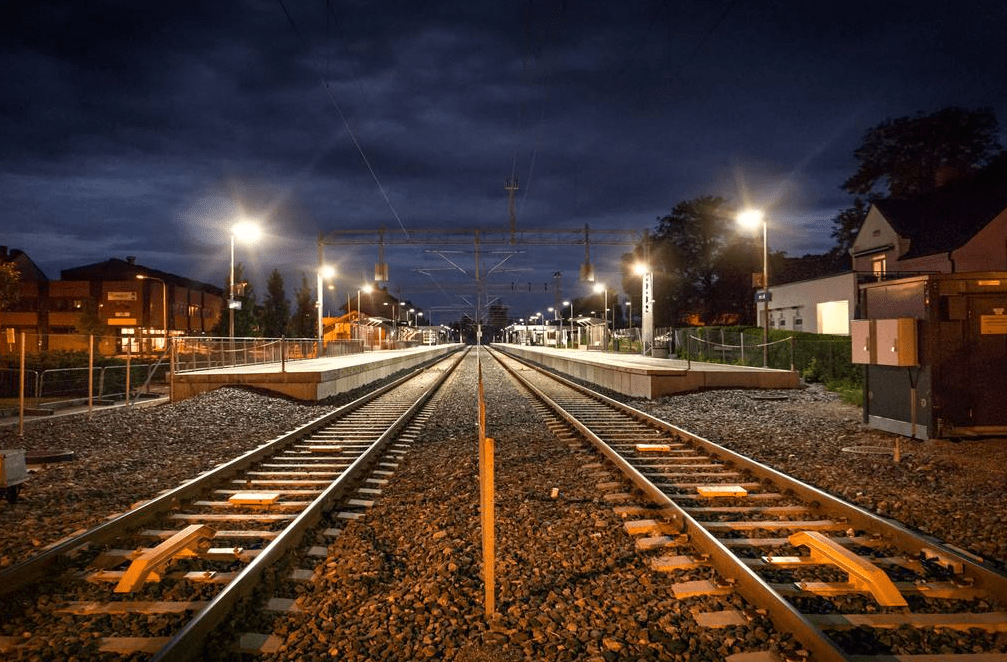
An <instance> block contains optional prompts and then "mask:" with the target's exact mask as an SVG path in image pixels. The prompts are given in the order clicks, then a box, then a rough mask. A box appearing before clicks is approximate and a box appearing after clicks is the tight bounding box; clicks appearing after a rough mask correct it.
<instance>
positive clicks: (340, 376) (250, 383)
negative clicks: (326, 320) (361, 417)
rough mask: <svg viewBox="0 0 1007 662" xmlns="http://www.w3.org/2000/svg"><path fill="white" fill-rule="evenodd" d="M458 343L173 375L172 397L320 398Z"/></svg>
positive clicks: (440, 353) (363, 383) (443, 352)
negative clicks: (235, 390)
mask: <svg viewBox="0 0 1007 662" xmlns="http://www.w3.org/2000/svg"><path fill="white" fill-rule="evenodd" d="M460 347H461V346H460V345H456V344H453V345H425V346H422V347H413V348H409V349H391V350H381V351H375V352H363V353H361V354H347V355H343V356H331V357H324V358H321V359H304V360H300V361H287V362H286V363H285V364H281V363H267V364H261V365H248V366H238V367H232V368H217V369H212V370H196V371H192V372H182V373H178V374H175V375H174V376H173V378H172V400H173V401H177V400H184V399H186V398H191V397H192V396H194V395H197V394H199V393H202V392H204V391H212V390H213V389H217V388H221V387H223V386H247V387H250V388H257V389H263V390H266V391H272V392H274V393H280V394H282V395H287V396H290V397H292V398H297V399H298V400H324V399H325V398H328V397H330V396H333V395H337V394H339V393H345V392H346V391H352V390H353V389H355V388H358V387H360V386H366V385H367V384H370V383H372V382H376V381H378V380H379V379H384V378H385V377H388V376H390V375H393V374H395V373H396V372H399V371H400V370H406V369H409V368H414V367H416V366H418V365H420V364H422V363H425V362H427V361H430V360H432V359H435V358H438V357H441V356H444V355H446V354H449V353H451V352H453V351H455V350H457V349H459V348H460Z"/></svg>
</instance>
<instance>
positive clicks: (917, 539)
mask: <svg viewBox="0 0 1007 662" xmlns="http://www.w3.org/2000/svg"><path fill="white" fill-rule="evenodd" d="M496 351H500V350H496ZM501 353H503V354H505V355H507V356H508V357H509V358H511V359H512V360H515V361H517V362H518V363H520V364H522V365H525V366H527V367H529V368H532V369H533V370H535V371H536V372H537V373H539V374H542V375H544V376H546V377H548V378H550V379H552V380H555V381H556V382H557V383H560V384H563V385H565V386H567V387H570V388H572V389H573V390H574V391H576V392H578V393H580V394H581V395H583V396H586V397H589V398H591V399H593V400H596V401H598V402H600V403H601V404H604V405H606V406H609V407H611V408H613V409H615V410H617V411H619V412H621V413H623V414H625V415H628V416H631V417H633V418H635V419H637V420H640V421H641V422H644V423H646V424H648V425H651V426H654V427H656V428H658V429H661V430H663V431H665V432H668V433H670V434H672V435H674V436H676V437H678V438H679V439H680V440H683V441H688V442H690V443H693V444H696V445H697V446H699V447H701V448H702V449H703V450H705V451H707V452H709V453H710V454H711V455H713V456H715V457H717V458H719V459H721V460H723V461H724V462H725V463H726V464H730V465H733V466H735V467H740V468H743V469H745V470H748V471H750V472H752V473H753V474H754V475H755V476H756V477H758V478H760V479H764V480H767V481H769V482H772V483H774V484H776V485H777V487H778V488H782V490H790V491H792V492H793V493H794V494H795V495H797V496H798V497H800V498H802V499H804V500H805V501H806V502H808V503H810V504H811V505H812V506H813V507H815V508H816V509H818V510H820V511H822V512H827V513H833V514H835V515H838V516H839V517H843V518H845V519H846V520H847V521H848V522H850V523H852V524H855V525H856V526H857V527H858V528H861V529H863V530H866V531H871V532H878V531H880V532H881V534H882V535H883V536H888V537H889V538H890V539H891V540H892V541H893V542H895V543H896V544H897V545H898V546H900V547H901V548H903V549H904V550H905V551H908V552H913V553H919V552H920V551H922V549H923V548H930V549H937V550H939V551H940V552H941V553H942V554H947V555H948V556H949V557H952V558H954V559H956V560H958V561H959V562H960V563H961V564H962V567H963V571H967V572H963V574H965V576H966V577H969V578H970V579H971V580H972V581H973V582H974V584H973V585H974V586H975V587H976V588H982V589H983V590H985V591H986V592H987V593H988V594H989V595H990V596H991V597H995V596H1007V576H1004V575H1002V574H1001V573H999V572H997V571H995V570H993V569H991V568H986V567H984V566H982V565H980V564H978V563H976V562H975V561H974V560H973V559H972V558H970V557H968V556H964V555H962V554H961V553H958V552H957V551H956V550H953V549H950V548H948V547H947V546H946V545H944V544H943V543H942V542H941V541H938V540H936V539H932V538H930V537H924V536H921V535H920V534H916V533H914V532H913V531H911V530H909V529H907V528H906V527H904V526H902V525H900V524H898V523H897V522H893V521H891V520H888V519H885V518H881V517H878V516H876V515H874V514H872V513H869V512H867V511H865V510H863V509H861V508H859V507H857V506H854V505H852V504H848V503H846V502H844V501H841V500H840V499H838V498H836V497H833V496H832V495H830V494H828V493H826V492H824V491H822V490H819V489H818V488H815V487H813V486H811V485H807V484H805V483H802V482H800V481H798V480H796V479H794V478H792V477H790V476H787V475H786V474H783V473H780V472H779V471H777V470H775V469H773V468H772V467H769V466H767V465H764V464H762V463H759V462H756V461H755V460H752V459H750V458H747V457H745V456H743V455H740V454H738V453H736V452H734V451H731V450H729V449H727V448H724V447H722V446H719V445H718V444H715V443H713V442H711V441H709V440H707V439H704V438H702V437H699V436H698V435H694V434H692V433H690V432H688V431H686V430H684V429H682V428H679V427H677V426H675V425H672V424H670V423H667V422H666V421H662V420H661V419H658V418H655V417H654V416H651V415H649V414H647V413H645V412H642V411H640V410H638V409H635V408H633V407H631V406H629V405H626V404H624V403H621V402H619V401H617V400H614V399H612V398H609V397H607V396H604V395H602V394H600V393H596V392H594V391H592V390H590V389H588V388H586V387H584V386H582V385H580V384H577V383H576V382H573V381H571V380H569V379H566V378H564V377H561V376H558V375H555V374H553V373H549V372H546V371H545V370H543V369H541V368H540V367H538V366H536V365H534V364H532V363H530V362H528V361H525V360H523V359H521V358H518V357H515V356H512V355H510V354H507V353H506V352H505V351H502V352H501ZM501 363H502V362H501ZM502 364H503V363H502ZM503 365H504V366H505V367H507V366H506V365H505V364H503ZM507 369H508V370H509V372H511V374H513V375H514V376H515V378H516V379H518V380H519V381H520V382H521V383H522V384H524V385H525V386H527V387H528V388H529V390H530V391H532V392H533V393H535V395H536V397H539V398H540V399H542V400H543V402H545V403H546V404H547V405H548V406H549V407H550V408H551V409H553V410H554V411H555V412H556V413H557V414H558V415H560V416H561V417H563V418H564V420H566V421H568V422H570V424H571V425H573V426H574V427H576V428H577V429H578V430H579V431H580V432H581V433H582V434H584V436H585V437H586V438H587V439H588V440H589V441H590V442H591V443H592V444H593V445H594V446H595V447H596V448H598V449H599V450H600V451H601V452H602V453H603V454H604V455H605V456H606V457H607V458H609V459H610V460H611V459H612V458H613V457H618V458H619V459H618V460H613V463H614V464H616V465H617V466H618V467H619V468H620V470H623V471H624V473H626V475H627V476H628V477H629V478H630V480H631V481H632V482H633V484H634V485H636V486H637V487H641V481H643V483H644V486H643V487H641V489H642V490H643V491H644V492H645V494H647V495H648V496H651V495H652V494H653V493H654V491H658V492H659V493H660V494H661V498H659V499H657V500H656V502H657V503H658V505H659V506H661V507H662V508H664V509H665V512H667V511H668V510H669V509H670V511H671V512H673V513H674V515H675V517H674V520H673V523H674V524H675V525H676V526H677V529H678V531H680V532H681V533H685V534H687V535H688V536H689V537H690V541H691V542H692V544H694V545H695V546H696V547H697V548H698V549H699V550H700V551H701V552H703V553H705V554H708V555H709V556H710V558H711V559H712V560H714V562H715V564H716V568H717V570H718V572H720V573H721V574H723V575H724V576H725V577H727V578H728V579H730V580H733V581H734V582H735V585H736V590H737V591H738V593H739V594H741V595H742V596H743V597H744V598H745V599H747V600H749V601H750V602H752V603H753V604H757V605H759V606H762V607H765V608H766V610H767V613H768V614H769V616H770V618H771V620H772V621H773V622H774V624H775V625H776V626H777V627H778V628H780V629H781V630H786V631H789V632H791V633H793V634H794V635H795V636H796V637H797V639H798V641H800V642H801V644H802V645H804V646H805V647H806V648H807V649H808V650H809V651H811V652H812V653H813V654H814V655H815V656H816V659H817V660H823V661H829V662H833V661H835V662H848V660H850V659H851V658H850V657H848V656H847V655H846V654H845V653H844V652H843V651H842V650H840V649H839V648H838V647H837V646H836V645H835V644H834V643H833V642H832V640H831V639H830V638H829V637H828V636H827V635H826V634H825V633H824V632H822V630H821V629H820V628H819V627H818V626H817V625H815V624H814V623H812V622H811V621H810V620H809V619H808V618H806V617H805V616H804V614H802V613H801V612H800V611H798V610H797V609H795V608H794V607H793V606H792V605H791V604H790V603H789V602H788V601H787V600H786V599H784V598H783V597H782V596H781V595H780V594H779V593H778V592H777V591H776V590H775V589H773V587H772V586H770V585H769V584H768V583H766V581H765V580H763V579H762V578H761V577H759V576H758V575H757V574H756V573H755V572H754V571H753V570H752V569H750V568H749V567H748V566H746V565H745V564H743V563H741V562H740V561H739V559H738V557H737V556H736V555H735V554H734V553H732V552H731V551H730V550H729V549H728V548H727V547H726V546H725V545H724V544H723V543H721V542H720V541H719V540H718V539H717V538H716V537H715V536H714V535H713V534H712V533H710V532H709V531H708V530H706V528H704V527H703V525H702V523H700V522H698V521H697V520H695V519H694V518H693V517H692V516H691V515H689V514H688V513H686V512H685V511H684V510H683V509H682V508H681V507H679V506H678V505H677V504H675V503H674V502H673V501H671V499H670V498H669V497H667V496H666V495H664V493H663V492H661V491H660V489H659V488H657V487H656V486H654V485H653V484H652V483H651V482H650V481H649V480H648V479H647V478H646V477H644V476H643V475H642V474H640V473H639V472H638V471H637V470H636V469H635V468H634V467H632V466H631V465H629V463H628V462H627V461H626V460H625V459H623V458H622V457H621V456H620V455H619V454H618V453H617V452H616V451H615V450H614V449H612V448H611V447H609V446H608V444H606V443H605V442H604V441H603V440H602V439H601V438H600V437H598V436H597V435H595V434H594V433H593V432H591V430H590V429H589V428H587V427H586V426H584V425H583V424H582V423H580V422H579V421H576V419H575V417H574V416H572V415H571V414H569V413H568V412H566V411H565V410H564V409H563V407H561V406H560V405H558V404H557V403H555V401H553V400H552V399H551V398H549V397H548V396H546V395H545V394H544V393H543V392H542V391H541V389H539V388H537V387H535V386H534V385H533V384H531V383H529V381H528V380H526V379H524V378H523V377H521V376H520V375H519V374H518V373H517V371H514V370H511V369H510V368H509V367H507ZM627 466H629V468H630V469H632V470H631V471H626V467H627ZM782 490H781V491H782ZM669 503H670V506H669V505H668V504H669ZM906 543H911V544H906Z"/></svg>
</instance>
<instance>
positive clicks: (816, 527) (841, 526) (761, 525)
mask: <svg viewBox="0 0 1007 662" xmlns="http://www.w3.org/2000/svg"><path fill="white" fill-rule="evenodd" d="M703 528H704V529H706V530H708V531H721V532H722V531H744V530H746V529H766V530H770V531H772V530H787V529H802V530H805V531H809V530H810V531H845V530H846V529H848V528H850V525H849V524H847V523H845V522H837V521H836V520H831V519H823V520H800V521H798V520H793V521H765V520H739V521H732V522H703Z"/></svg>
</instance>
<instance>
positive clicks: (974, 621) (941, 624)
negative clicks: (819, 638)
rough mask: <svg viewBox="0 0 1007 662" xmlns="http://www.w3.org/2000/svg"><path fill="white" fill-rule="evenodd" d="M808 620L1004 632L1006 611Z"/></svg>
mask: <svg viewBox="0 0 1007 662" xmlns="http://www.w3.org/2000/svg"><path fill="white" fill-rule="evenodd" d="M807 618H808V620H810V621H811V622H812V623H814V624H815V625H817V626H818V627H820V628H823V629H829V630H848V629H852V628H856V627H860V626H866V627H870V628H879V629H897V628H899V627H901V626H903V625H910V626H912V627H915V628H946V629H949V630H960V631H967V630H969V629H971V628H977V629H980V630H985V631H987V632H1007V613H1004V612H986V613H982V614H972V613H954V614H809V615H807Z"/></svg>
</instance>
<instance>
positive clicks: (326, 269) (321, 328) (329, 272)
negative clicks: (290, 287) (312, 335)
mask: <svg viewBox="0 0 1007 662" xmlns="http://www.w3.org/2000/svg"><path fill="white" fill-rule="evenodd" d="M335 277H336V268H335V267H333V266H332V265H330V264H323V265H320V266H319V267H318V358H322V352H323V350H324V347H323V344H324V336H325V322H324V320H323V319H322V314H323V312H322V279H323V278H324V279H326V280H328V279H330V278H335Z"/></svg>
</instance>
